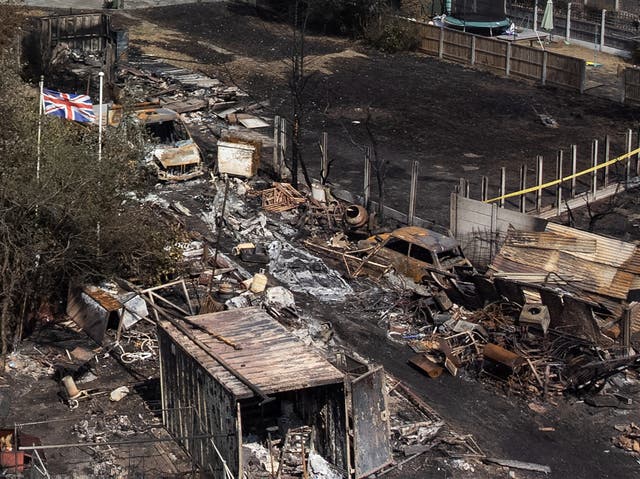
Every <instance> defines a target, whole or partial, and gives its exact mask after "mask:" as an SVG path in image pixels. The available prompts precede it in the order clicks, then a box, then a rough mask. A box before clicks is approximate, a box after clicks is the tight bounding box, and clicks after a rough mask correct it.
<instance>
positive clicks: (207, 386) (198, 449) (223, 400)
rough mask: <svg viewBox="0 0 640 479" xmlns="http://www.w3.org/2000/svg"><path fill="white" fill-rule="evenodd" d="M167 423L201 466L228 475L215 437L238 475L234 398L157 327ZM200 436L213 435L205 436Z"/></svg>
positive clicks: (215, 476)
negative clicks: (225, 472)
mask: <svg viewBox="0 0 640 479" xmlns="http://www.w3.org/2000/svg"><path fill="white" fill-rule="evenodd" d="M158 344H159V348H160V363H161V381H162V404H163V408H165V409H166V411H165V412H164V414H163V418H164V423H165V427H166V428H167V429H168V431H169V432H170V433H171V434H172V435H173V436H174V437H175V438H188V439H179V440H178V442H179V443H180V445H181V446H182V447H183V448H184V449H185V450H186V451H187V452H188V453H189V454H190V455H191V456H192V457H193V459H194V462H195V463H196V464H198V466H200V468H201V469H202V470H203V471H206V472H208V473H209V474H212V476H213V477H214V478H224V477H225V476H224V469H223V464H222V461H221V459H220V457H219V456H218V454H217V453H216V451H215V449H214V448H213V445H212V441H214V442H215V445H216V447H217V448H218V450H219V451H220V454H221V455H222V457H223V458H224V460H225V462H226V464H227V467H229V469H230V470H231V472H232V473H233V474H234V475H237V472H238V468H239V462H238V458H239V450H238V442H237V430H236V399H235V397H234V396H233V395H232V394H231V393H229V392H228V391H227V390H226V389H225V388H224V387H223V386H222V385H221V384H220V383H219V382H217V381H216V380H215V378H213V377H212V376H211V375H209V374H208V373H207V371H206V370H204V368H202V366H200V365H199V364H198V363H197V362H196V361H195V360H194V359H193V358H192V357H191V355H190V354H188V353H187V352H186V351H185V350H184V349H182V348H181V347H180V346H178V345H177V344H175V343H174V342H173V341H171V339H170V338H169V336H168V335H167V333H166V332H164V331H163V330H161V329H158ZM201 436H212V437H211V438H203V437H201Z"/></svg>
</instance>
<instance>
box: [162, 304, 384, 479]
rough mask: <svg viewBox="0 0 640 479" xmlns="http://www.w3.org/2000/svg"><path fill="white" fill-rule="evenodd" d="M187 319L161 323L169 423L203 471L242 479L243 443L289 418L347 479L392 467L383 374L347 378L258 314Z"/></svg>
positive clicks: (244, 312)
mask: <svg viewBox="0 0 640 479" xmlns="http://www.w3.org/2000/svg"><path fill="white" fill-rule="evenodd" d="M188 320H189V322H190V323H191V324H188V323H186V322H185V323H182V322H178V321H177V320H176V321H167V320H163V321H160V322H159V323H158V339H159V347H160V378H161V391H162V393H161V394H162V408H163V420H164V423H165V426H166V427H167V429H168V430H169V432H170V433H171V434H172V435H173V436H174V438H175V439H176V440H177V441H178V442H179V443H180V444H181V445H182V446H183V447H184V448H185V450H186V451H187V452H188V453H189V454H190V455H191V456H192V458H193V460H194V462H195V463H196V464H197V465H198V466H199V467H200V469H201V470H202V471H203V472H207V473H209V474H211V475H212V477H216V478H217V477H220V478H225V479H226V478H229V477H242V438H243V435H244V436H246V435H247V434H252V435H254V436H258V437H260V438H264V437H265V436H266V430H267V428H269V427H273V426H276V425H280V426H282V421H283V418H282V415H283V411H285V410H288V409H292V410H293V411H294V412H295V415H296V417H297V418H298V419H300V420H302V422H303V423H304V424H305V425H308V426H311V428H312V430H313V444H314V449H315V450H316V451H317V452H318V453H319V454H321V455H323V456H324V457H325V458H326V459H327V460H328V461H329V462H331V463H332V464H334V465H335V466H336V467H338V468H339V469H341V470H343V471H345V474H347V475H348V476H349V477H363V475H364V474H365V473H367V474H368V473H370V472H372V471H375V470H378V469H380V468H381V467H383V466H384V465H386V464H388V463H389V462H390V460H391V451H390V447H389V441H388V433H389V430H388V418H387V412H386V398H385V396H384V393H383V388H382V382H383V380H384V372H383V370H382V368H378V369H376V370H374V371H369V370H368V368H367V367H366V366H365V367H364V371H359V372H358V373H357V374H350V371H349V370H348V368H346V367H345V368H343V367H342V366H343V365H341V364H340V362H336V364H337V365H338V366H340V368H341V369H343V370H341V369H339V368H338V367H336V366H334V365H333V364H331V363H330V362H329V361H328V360H327V359H325V358H324V357H323V356H322V355H321V354H320V353H319V352H318V351H317V350H315V349H314V348H312V347H310V346H307V345H305V344H304V343H303V342H302V341H301V340H300V339H298V337H296V336H295V335H293V334H292V333H291V332H289V331H288V330H287V329H286V328H285V327H284V326H282V325H281V324H280V323H278V322H277V321H276V320H275V319H273V318H272V317H271V316H269V315H268V314H267V313H266V312H265V311H264V310H262V309H260V308H241V309H233V310H229V311H223V312H219V313H211V314H203V315H198V316H191V317H189V318H188ZM363 372H364V374H362V373H363ZM356 376H357V377H356ZM285 406H286V407H285ZM347 471H348V472H347Z"/></svg>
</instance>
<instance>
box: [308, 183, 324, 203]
mask: <svg viewBox="0 0 640 479" xmlns="http://www.w3.org/2000/svg"><path fill="white" fill-rule="evenodd" d="M311 197H312V198H313V199H314V200H316V201H319V202H320V203H326V202H327V190H325V188H324V185H321V184H320V183H311Z"/></svg>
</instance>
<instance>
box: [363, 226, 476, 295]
mask: <svg viewBox="0 0 640 479" xmlns="http://www.w3.org/2000/svg"><path fill="white" fill-rule="evenodd" d="M367 245H368V246H373V247H374V248H376V251H375V253H374V254H373V257H374V258H376V260H377V261H379V262H384V263H389V264H390V265H392V266H393V267H394V268H395V270H396V271H397V272H398V273H401V274H403V275H405V276H407V277H409V278H411V279H412V280H413V281H415V282H416V283H426V282H431V281H435V282H436V283H438V284H439V285H440V286H442V287H446V286H447V285H448V283H449V281H448V280H449V279H450V278H457V277H458V275H459V273H460V272H462V271H465V272H470V271H473V266H472V265H471V263H470V262H469V260H468V259H467V258H465V256H464V253H463V252H462V249H461V248H460V245H459V244H458V242H457V241H456V239H455V238H453V237H452V236H449V235H446V234H442V233H438V232H436V231H433V230H427V229H425V228H418V227H416V226H407V227H404V228H399V229H397V230H395V231H393V232H391V233H385V234H380V235H376V236H373V237H371V238H368V239H366V240H364V241H363V242H361V243H360V245H359V246H367Z"/></svg>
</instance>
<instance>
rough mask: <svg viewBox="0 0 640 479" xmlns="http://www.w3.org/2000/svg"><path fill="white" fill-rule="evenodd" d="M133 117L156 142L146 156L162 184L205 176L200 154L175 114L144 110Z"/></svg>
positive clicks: (162, 109) (165, 111) (168, 110)
mask: <svg viewBox="0 0 640 479" xmlns="http://www.w3.org/2000/svg"><path fill="white" fill-rule="evenodd" d="M136 116H137V117H138V119H139V120H140V122H141V123H142V124H143V125H144V127H145V130H146V131H147V133H149V134H150V135H151V137H152V138H153V139H154V140H156V141H158V144H156V145H155V146H154V148H153V150H152V151H151V153H150V154H149V157H148V159H149V160H151V161H152V162H153V164H154V166H155V167H156V169H157V172H158V178H159V179H160V180H162V181H185V180H189V179H191V178H195V177H198V176H201V175H202V174H204V170H203V162H202V153H201V152H200V148H198V145H197V144H196V143H195V141H193V138H191V135H190V134H189V131H188V130H187V127H186V125H185V124H184V122H183V121H182V118H181V117H180V115H179V114H178V113H176V112H175V111H173V110H170V109H168V108H145V109H141V110H137V111H136Z"/></svg>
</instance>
